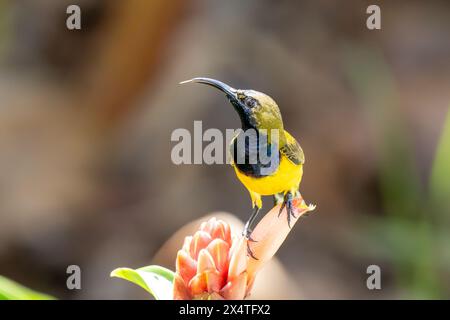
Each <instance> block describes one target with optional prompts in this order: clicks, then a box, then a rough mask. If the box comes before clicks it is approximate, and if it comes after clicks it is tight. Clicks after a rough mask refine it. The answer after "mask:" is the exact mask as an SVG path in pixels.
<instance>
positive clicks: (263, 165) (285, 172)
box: [180, 77, 305, 258]
mask: <svg viewBox="0 0 450 320" xmlns="http://www.w3.org/2000/svg"><path fill="white" fill-rule="evenodd" d="M186 83H200V84H205V85H209V86H211V87H214V88H216V89H218V90H220V91H222V92H223V93H225V95H226V97H227V98H228V100H229V102H230V103H231V105H232V106H233V107H234V110H235V111H236V112H237V113H238V115H239V118H240V120H241V129H242V130H240V131H239V133H238V134H237V135H236V136H235V137H234V138H233V139H232V140H231V142H230V145H229V147H230V153H231V155H232V156H231V165H232V166H233V168H234V171H235V173H236V176H237V178H238V179H239V180H240V182H241V183H242V184H243V185H244V187H245V188H246V189H247V190H248V192H249V193H250V198H251V201H252V208H253V212H252V214H251V216H250V218H249V219H248V221H247V222H246V224H245V227H244V230H243V236H245V237H246V238H247V239H249V240H251V241H254V240H253V239H252V238H251V233H252V225H253V223H254V221H255V220H256V218H257V215H258V212H259V211H260V209H261V207H262V200H261V197H262V196H273V197H274V200H275V201H274V202H275V204H280V203H281V207H280V211H279V216H280V214H281V212H282V211H283V209H284V208H286V209H287V223H288V224H289V227H290V226H291V225H290V224H291V218H292V217H296V208H295V207H294V205H293V199H295V198H296V197H298V196H299V187H300V182H301V180H302V176H303V165H304V163H305V155H304V153H303V150H302V148H301V146H300V144H299V143H298V142H297V140H296V139H295V138H294V137H293V136H292V135H291V134H290V133H289V132H287V131H286V130H284V125H283V119H282V117H281V112H280V109H279V107H278V105H277V103H276V102H275V101H274V100H273V99H272V98H271V97H270V96H268V95H267V94H265V93H262V92H259V91H255V90H247V89H235V88H233V87H231V86H229V85H227V84H225V83H223V82H221V81H218V80H215V79H211V78H205V77H196V78H193V79H190V80H186V81H182V82H180V84H186ZM274 132H276V133H277V134H276V135H277V136H278V137H277V138H278V139H275V138H274V135H275V134H274ZM249 133H252V134H249ZM252 138H253V140H252ZM255 140H256V141H257V143H256V144H255V143H254V142H255ZM252 142H253V143H252ZM263 156H265V157H263ZM266 158H270V161H263V160H266ZM251 159H253V161H250V160H251ZM242 160H244V161H242ZM250 254H251V252H250ZM254 258H255V257H254Z"/></svg>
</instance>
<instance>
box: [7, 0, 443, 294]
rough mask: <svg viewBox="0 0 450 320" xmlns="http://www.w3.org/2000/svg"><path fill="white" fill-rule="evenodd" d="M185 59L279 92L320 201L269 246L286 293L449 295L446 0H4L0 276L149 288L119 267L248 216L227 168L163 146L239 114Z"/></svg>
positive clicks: (104, 288) (200, 68) (57, 289)
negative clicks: (376, 15)
mask: <svg viewBox="0 0 450 320" xmlns="http://www.w3.org/2000/svg"><path fill="white" fill-rule="evenodd" d="M69 4H78V5H79V6H80V7H81V9H82V30H81V31H69V30H67V29H66V27H65V20H66V18H67V14H66V7H67V6H68V5H69ZM369 4H378V5H380V7H381V18H382V29H381V30H374V31H370V30H368V29H367V28H366V19H367V17H368V15H367V14H366V8H367V6H368V5H369ZM193 76H208V77H213V78H217V79H220V80H222V81H224V82H227V83H229V84H231V85H232V86H234V87H238V88H252V89H255V90H259V91H262V92H265V93H268V94H269V95H271V96H272V97H273V98H274V99H275V100H276V101H277V102H278V104H279V105H280V108H281V110H282V114H283V117H284V122H285V127H286V128H287V129H288V130H289V131H290V132H291V133H292V134H293V135H294V136H295V137H296V138H298V140H299V141H300V143H301V145H302V147H303V149H304V151H305V154H306V161H307V162H306V165H305V175H304V179H303V182H302V185H301V192H302V194H303V196H304V198H305V199H306V200H307V202H312V203H315V204H317V205H318V207H317V209H316V212H315V213H314V214H313V215H311V216H310V217H308V218H307V219H304V220H302V221H301V222H300V223H298V224H297V225H296V227H295V230H293V232H291V234H290V235H289V238H288V239H287V241H286V242H285V243H284V245H283V247H282V248H281V250H280V251H279V253H278V255H277V256H278V258H279V260H280V261H281V263H282V264H283V267H284V268H285V270H286V272H287V274H288V275H289V277H290V279H291V283H292V286H295V287H298V288H299V292H300V293H299V294H298V295H292V296H290V298H293V299H299V298H312V299H316V298H327V299H329V298H350V299H359V298H368V299H379V298H449V297H450V281H448V280H449V279H450V249H449V245H450V235H449V231H450V218H449V216H450V205H449V203H450V118H449V116H448V115H447V114H448V108H449V105H450V90H449V89H450V3H449V2H448V1H426V2H425V1H414V0H411V1H395V2H394V1H370V2H369V1H346V2H339V3H338V2H332V1H312V0H311V1H269V0H261V1H260V0H258V1H256V0H253V1H237V0H233V1H216V0H191V1H184V0H174V1H164V0H151V1H147V0H127V1H118V0H116V1H106V0H103V1H101V0H84V1H81V0H78V1H75V0H70V1H68V0H58V1H56V0H54V1H51V0H14V1H12V0H11V1H5V0H0V274H1V275H4V276H7V277H9V278H11V279H14V280H16V281H18V282H20V283H22V284H25V285H26V286H28V287H31V288H33V289H36V290H39V291H43V292H47V293H49V294H52V295H55V296H57V297H60V298H66V299H95V298H97V299H102V298H104V299H110V298H111V299H112V298H122V299H128V298H130V299H131V298H135V299H140V298H146V297H147V295H146V294H145V292H143V291H142V290H141V289H139V288H137V287H135V286H133V285H131V284H129V283H125V282H123V281H120V280H115V279H110V278H109V272H110V271H111V270H113V269H114V268H116V267H119V266H130V267H139V266H143V265H147V264H149V263H150V262H151V260H152V257H153V255H154V254H155V253H156V252H157V251H158V249H159V248H160V246H161V245H162V244H163V243H164V241H165V240H166V239H167V238H169V237H170V235H171V234H173V233H174V232H175V231H176V230H177V229H178V228H180V227H181V226H183V225H184V224H186V223H188V222H189V221H192V220H194V219H197V218H199V217H201V216H203V215H205V214H207V213H210V212H213V211H218V210H220V211H227V212H231V213H233V214H235V215H236V216H237V217H239V218H240V219H242V220H245V219H246V218H247V217H248V216H249V214H250V211H251V209H250V200H249V196H248V194H247V192H246V191H245V189H244V187H243V186H241V184H240V183H239V182H238V181H237V179H236V177H235V176H234V174H233V172H232V170H231V168H230V167H228V166H227V165H181V166H176V165H174V164H172V162H171V158H170V152H171V148H172V147H173V145H174V143H172V142H171V141H170V135H171V133H172V131H173V130H174V129H176V128H187V129H190V130H192V128H193V121H194V120H202V121H203V128H204V129H206V128H219V129H220V130H225V129H226V128H237V127H239V119H238V116H237V115H236V114H235V112H234V111H233V110H232V108H231V107H230V106H229V105H228V103H227V101H226V100H225V99H224V97H223V95H221V94H219V93H218V92H216V91H215V90H209V89H206V88H205V87H202V86H194V85H192V86H179V85H178V82H180V81H182V80H186V79H189V78H191V77H193ZM270 205H271V201H265V207H264V208H265V210H268V209H269V208H270ZM70 264H77V265H79V266H80V267H81V269H82V289H81V290H74V291H69V290H67V289H66V286H65V284H66V277H67V274H66V267H67V266H68V265H70ZM371 264H376V265H379V266H380V267H381V270H382V290H378V291H377V290H375V291H369V290H368V289H367V288H366V278H367V274H366V268H367V266H369V265H371Z"/></svg>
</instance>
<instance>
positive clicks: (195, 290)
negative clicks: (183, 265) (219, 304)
mask: <svg viewBox="0 0 450 320" xmlns="http://www.w3.org/2000/svg"><path fill="white" fill-rule="evenodd" d="M188 287H189V291H190V292H191V294H192V295H193V296H198V295H199V294H202V293H205V292H207V289H208V288H207V286H206V276H205V273H198V274H196V275H195V276H194V277H193V278H192V279H191V281H189V286H188Z"/></svg>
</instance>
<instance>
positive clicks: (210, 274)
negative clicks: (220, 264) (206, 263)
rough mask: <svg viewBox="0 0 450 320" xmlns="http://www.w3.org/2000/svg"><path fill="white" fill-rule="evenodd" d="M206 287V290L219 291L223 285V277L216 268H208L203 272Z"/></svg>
mask: <svg viewBox="0 0 450 320" xmlns="http://www.w3.org/2000/svg"><path fill="white" fill-rule="evenodd" d="M205 277H206V288H207V290H208V292H210V293H211V292H219V291H220V289H222V287H223V286H224V285H225V278H224V277H223V276H222V275H220V274H219V272H217V270H208V271H206V272H205Z"/></svg>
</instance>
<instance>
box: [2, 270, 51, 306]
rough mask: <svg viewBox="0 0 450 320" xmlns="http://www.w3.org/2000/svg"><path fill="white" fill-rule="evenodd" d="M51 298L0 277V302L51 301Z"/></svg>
mask: <svg viewBox="0 0 450 320" xmlns="http://www.w3.org/2000/svg"><path fill="white" fill-rule="evenodd" d="M53 299H55V298H54V297H52V296H49V295H46V294H43V293H39V292H36V291H33V290H31V289H28V288H26V287H24V286H22V285H20V284H18V283H17V282H14V281H12V280H10V279H8V278H5V277H3V276H0V300H53Z"/></svg>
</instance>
